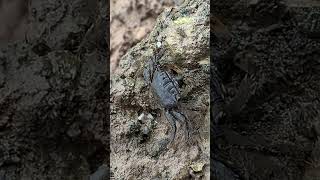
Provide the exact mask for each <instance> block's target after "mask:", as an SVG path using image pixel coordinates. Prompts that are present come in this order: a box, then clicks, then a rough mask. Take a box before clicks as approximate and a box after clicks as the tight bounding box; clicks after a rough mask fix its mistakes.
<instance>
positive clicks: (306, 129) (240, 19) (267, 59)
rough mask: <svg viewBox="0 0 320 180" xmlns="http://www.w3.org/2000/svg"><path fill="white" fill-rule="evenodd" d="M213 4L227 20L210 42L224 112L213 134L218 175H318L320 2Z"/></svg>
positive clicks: (259, 0) (216, 13) (304, 177)
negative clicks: (319, 3) (216, 133)
mask: <svg viewBox="0 0 320 180" xmlns="http://www.w3.org/2000/svg"><path fill="white" fill-rule="evenodd" d="M211 7H212V8H213V11H212V12H213V15H214V18H217V19H219V20H220V22H221V24H222V25H223V27H222V25H221V24H220V25H219V23H215V24H214V25H213V27H214V29H215V30H214V31H212V32H213V33H212V37H213V44H212V47H211V48H212V49H213V52H214V53H215V54H214V55H213V57H215V58H214V64H215V65H216V66H217V67H218V72H219V75H220V77H221V83H222V85H223V87H224V88H223V89H224V97H225V108H224V111H225V113H226V115H225V117H224V118H223V119H222V120H221V121H220V122H219V123H220V125H219V126H218V128H217V129H218V130H219V131H221V132H220V134H219V135H218V136H216V137H215V138H214V140H213V145H215V148H214V149H213V150H214V152H213V153H212V155H213V158H214V160H215V162H216V163H215V165H216V166H215V167H216V169H214V170H213V171H215V174H216V175H215V178H216V179H219V180H220V179H255V180H256V179H257V180H258V179H261V180H262V179H265V180H267V179H268V180H273V179H274V180H280V179H281V180H285V179H288V180H289V179H297V180H298V179H302V180H311V179H320V176H319V173H318V172H319V140H318V139H319V130H316V129H319V117H320V111H319V105H320V103H319V92H320V91H319V90H320V89H319V77H320V74H319V57H320V54H319V52H320V51H319V47H320V46H319V45H320V44H319V43H320V42H319V37H320V36H319V32H320V26H319V12H320V11H319V10H320V9H319V7H312V6H308V5H304V6H303V7H300V6H298V4H297V2H296V3H286V2H281V1H277V0H274V1H265V0H257V1H250V3H247V2H244V1H236V0H234V1H229V2H225V1H216V2H215V3H213V4H211ZM216 22H217V21H216ZM227 35H230V36H231V40H230V41H227V42H228V43H225V42H226V39H228V38H225V37H228V36H227Z"/></svg>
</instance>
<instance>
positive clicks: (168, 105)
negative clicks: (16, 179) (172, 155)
mask: <svg viewBox="0 0 320 180" xmlns="http://www.w3.org/2000/svg"><path fill="white" fill-rule="evenodd" d="M163 53H164V50H157V53H156V54H155V56H154V57H153V58H152V59H151V60H149V62H147V66H146V67H145V69H144V73H143V75H144V79H145V81H146V83H147V84H148V85H149V86H151V88H152V91H153V93H154V94H155V95H156V96H157V97H158V99H159V101H160V103H161V105H162V107H163V108H164V110H165V116H166V119H167V120H168V122H169V123H170V125H171V128H172V130H173V132H172V134H171V136H170V142H173V141H174V139H175V136H176V132H177V127H176V121H178V122H179V123H180V124H185V127H186V129H185V133H186V137H187V138H188V139H189V130H190V129H189V122H188V119H187V117H186V116H185V115H184V114H183V113H182V112H180V111H179V107H178V102H179V99H180V90H179V84H178V82H177V81H176V80H175V79H174V78H173V77H172V76H171V75H170V74H169V72H168V71H166V70H164V69H162V68H161V67H160V65H159V63H158V59H160V58H161V57H162V55H163Z"/></svg>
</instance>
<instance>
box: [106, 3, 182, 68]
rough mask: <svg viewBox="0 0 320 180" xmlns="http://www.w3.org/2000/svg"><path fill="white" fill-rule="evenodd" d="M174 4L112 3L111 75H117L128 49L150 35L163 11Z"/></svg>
mask: <svg viewBox="0 0 320 180" xmlns="http://www.w3.org/2000/svg"><path fill="white" fill-rule="evenodd" d="M177 3H178V2H177ZM174 4H175V2H174V1H172V0H157V1H154V0H147V1H137V0H128V1H118V0H112V1H111V2H110V9H111V12H110V34H111V36H110V42H111V49H110V51H111V59H110V62H111V73H115V71H116V69H117V67H118V65H119V60H120V58H121V57H122V56H123V55H124V54H125V53H126V52H127V51H128V49H129V48H131V47H133V46H134V45H136V44H137V43H138V42H140V41H141V40H142V39H143V38H145V36H146V35H147V34H148V33H150V31H151V30H152V28H153V26H154V24H155V21H156V19H157V17H158V15H159V14H160V13H161V12H162V11H163V9H164V8H166V7H170V6H173V5H174Z"/></svg>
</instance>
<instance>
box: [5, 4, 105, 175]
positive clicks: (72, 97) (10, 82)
mask: <svg viewBox="0 0 320 180" xmlns="http://www.w3.org/2000/svg"><path fill="white" fill-rule="evenodd" d="M0 2H1V7H0V8H1V9H3V8H5V7H6V8H7V9H6V10H7V11H1V13H0V19H1V20H3V19H4V20H6V19H7V20H6V21H1V22H2V23H4V24H3V26H1V32H0V36H1V37H4V36H5V37H6V38H1V39H0V40H1V48H0V57H1V61H0V136H1V139H0V179H1V180H20V179H25V180H27V179H35V180H36V179H39V180H43V179H87V178H88V177H89V175H91V174H93V173H94V172H95V171H96V170H97V169H101V168H105V169H106V167H105V166H103V164H104V163H107V162H108V161H107V159H108V156H107V154H108V138H107V135H108V131H107V128H106V127H107V126H106V120H107V117H108V114H107V113H106V112H108V107H109V106H108V101H107V98H108V94H107V93H106V92H107V90H108V81H107V78H106V72H107V71H106V69H107V61H105V58H107V56H108V51H107V49H108V48H109V47H108V44H107V41H106V39H107V38H106V34H105V32H106V28H107V27H106V22H107V21H108V17H107V13H108V12H106V11H105V10H106V4H104V3H103V2H102V1H94V2H93V1H87V0H78V1H70V2H69V1H68V2H64V1H47V0H39V1H38V0H33V1H32V2H30V3H27V6H26V4H25V2H26V1H22V0H21V1H18V0H16V1H11V2H9V1H5V0H3V1H0ZM17 7H23V8H21V9H22V11H18V8H17ZM26 7H27V9H28V11H27V13H26V12H25V11H24V10H25V9H24V8H26ZM10 8H11V10H10ZM15 10H16V11H15ZM7 15H10V16H7ZM12 17H14V18H13V19H10V18H12ZM8 19H10V20H12V21H8ZM25 22H28V23H27V24H24V23H25ZM21 27H25V28H21ZM8 29H10V31H12V32H14V33H13V34H12V33H11V34H10V33H9V31H8ZM16 32H20V33H16ZM8 33H9V36H7V35H8ZM99 166H101V167H100V168H98V167H99ZM100 172H102V171H100ZM93 175H95V174H93Z"/></svg>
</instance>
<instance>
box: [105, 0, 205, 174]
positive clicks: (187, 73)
mask: <svg viewBox="0 0 320 180" xmlns="http://www.w3.org/2000/svg"><path fill="white" fill-rule="evenodd" d="M209 12H210V9H209V1H198V0H190V1H185V2H184V3H183V4H181V6H178V7H175V8H167V9H165V10H164V12H163V13H161V15H160V16H159V17H158V20H157V22H156V25H155V27H154V28H153V30H152V31H151V33H150V34H149V35H148V36H147V37H146V38H145V39H143V40H142V41H141V42H139V43H138V44H137V45H136V46H134V47H133V48H131V49H130V50H129V51H128V52H127V53H126V54H125V55H124V56H123V57H122V59H121V60H120V65H119V73H117V74H116V75H114V76H112V79H111V80H112V82H111V158H110V161H111V173H112V176H113V177H114V178H115V179H189V178H192V177H193V178H196V179H197V178H202V179H209V118H210V114H209V99H210V98H209V77H210V70H209V69H210V67H209V34H210V32H209V31H210V28H209ZM157 42H161V48H165V49H166V52H165V54H164V56H163V58H161V59H160V60H159V63H160V65H161V66H162V67H163V68H165V69H166V70H168V72H170V74H172V75H173V76H174V77H175V78H177V79H179V82H180V86H181V93H182V99H181V100H180V105H181V111H182V112H183V113H184V114H186V115H187V117H188V119H189V121H190V122H191V124H192V132H191V143H190V144H187V143H186V141H185V139H184V136H183V134H184V133H183V132H184V129H183V128H184V127H183V126H182V127H181V126H180V127H179V126H178V135H177V138H176V141H175V143H174V144H172V145H171V146H169V147H168V148H167V149H166V148H165V147H164V146H163V145H162V142H163V139H165V138H167V137H168V135H169V134H168V133H170V132H171V131H170V125H169V123H168V122H167V120H166V118H165V116H164V113H163V109H162V107H161V106H160V104H159V102H158V101H157V100H156V98H155V97H154V96H153V93H152V92H151V91H150V89H149V88H148V87H147V86H145V82H144V79H143V70H144V66H145V64H146V63H147V62H148V60H150V59H151V58H152V57H153V55H154V51H155V49H156V44H157Z"/></svg>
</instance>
